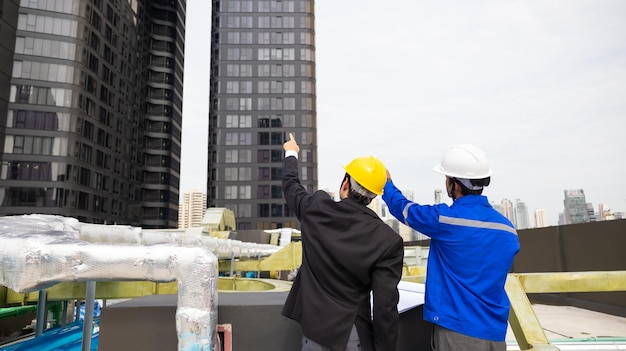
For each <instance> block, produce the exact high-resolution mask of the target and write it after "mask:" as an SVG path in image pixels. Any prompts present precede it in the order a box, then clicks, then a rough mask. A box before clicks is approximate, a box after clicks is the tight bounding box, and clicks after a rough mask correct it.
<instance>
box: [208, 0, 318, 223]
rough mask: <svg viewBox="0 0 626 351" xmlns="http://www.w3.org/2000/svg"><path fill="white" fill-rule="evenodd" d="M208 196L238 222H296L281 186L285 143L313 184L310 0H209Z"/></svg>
mask: <svg viewBox="0 0 626 351" xmlns="http://www.w3.org/2000/svg"><path fill="white" fill-rule="evenodd" d="M212 5H213V9H212V10H213V14H212V22H211V23H212V29H211V68H210V71H211V83H210V84H211V86H210V105H209V147H208V171H207V177H208V179H207V196H208V200H207V201H208V206H209V207H227V208H229V209H231V210H232V211H233V212H234V213H235V217H236V220H237V228H238V229H275V228H281V227H291V228H299V223H298V222H297V220H296V218H295V216H294V214H293V213H292V212H291V211H290V210H289V208H287V206H286V204H285V202H284V199H283V195H282V191H281V173H282V172H281V170H282V159H283V154H284V152H283V149H282V144H283V142H284V141H285V140H286V138H288V135H289V133H293V134H294V136H295V138H296V140H297V141H298V144H299V145H300V157H299V160H300V169H299V171H300V172H299V173H300V180H301V181H302V185H303V186H304V187H306V189H307V190H308V191H313V190H316V189H317V145H316V99H315V46H314V45H315V27H314V1H313V0H283V1H280V0H255V1H252V0H221V1H217V0H213V1H212Z"/></svg>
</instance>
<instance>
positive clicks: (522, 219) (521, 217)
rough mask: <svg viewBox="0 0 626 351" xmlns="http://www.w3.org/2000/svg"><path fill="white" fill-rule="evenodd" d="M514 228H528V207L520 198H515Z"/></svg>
mask: <svg viewBox="0 0 626 351" xmlns="http://www.w3.org/2000/svg"><path fill="white" fill-rule="evenodd" d="M514 213H515V228H516V229H528V228H530V221H529V220H528V208H527V207H526V203H525V202H523V201H521V200H520V199H515V209H514Z"/></svg>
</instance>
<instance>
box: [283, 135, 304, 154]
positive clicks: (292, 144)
mask: <svg viewBox="0 0 626 351" xmlns="http://www.w3.org/2000/svg"><path fill="white" fill-rule="evenodd" d="M283 149H284V150H285V151H289V150H293V151H295V152H300V147H299V146H298V143H296V139H294V138H293V133H289V140H287V141H286V142H285V143H284V144H283Z"/></svg>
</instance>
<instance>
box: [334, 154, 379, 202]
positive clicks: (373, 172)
mask: <svg viewBox="0 0 626 351" xmlns="http://www.w3.org/2000/svg"><path fill="white" fill-rule="evenodd" d="M343 168H344V169H345V170H346V173H348V174H349V175H350V177H352V179H354V180H356V181H357V182H358V183H359V184H360V185H361V186H363V187H364V188H365V189H367V190H368V191H371V192H372V193H374V194H376V195H381V194H382V193H383V188H384V187H385V183H386V182H387V169H386V168H385V165H384V164H383V163H382V162H381V161H380V160H379V159H377V158H375V157H374V156H366V157H357V158H355V159H354V160H352V162H350V163H349V164H348V165H346V166H344V167H343Z"/></svg>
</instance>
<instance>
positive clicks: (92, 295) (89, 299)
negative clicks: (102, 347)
mask: <svg viewBox="0 0 626 351" xmlns="http://www.w3.org/2000/svg"><path fill="white" fill-rule="evenodd" d="M95 300H96V282H95V281H93V280H89V281H87V287H86V289H85V318H84V319H83V322H84V323H83V345H82V351H91V337H92V335H93V310H94V302H95Z"/></svg>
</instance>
